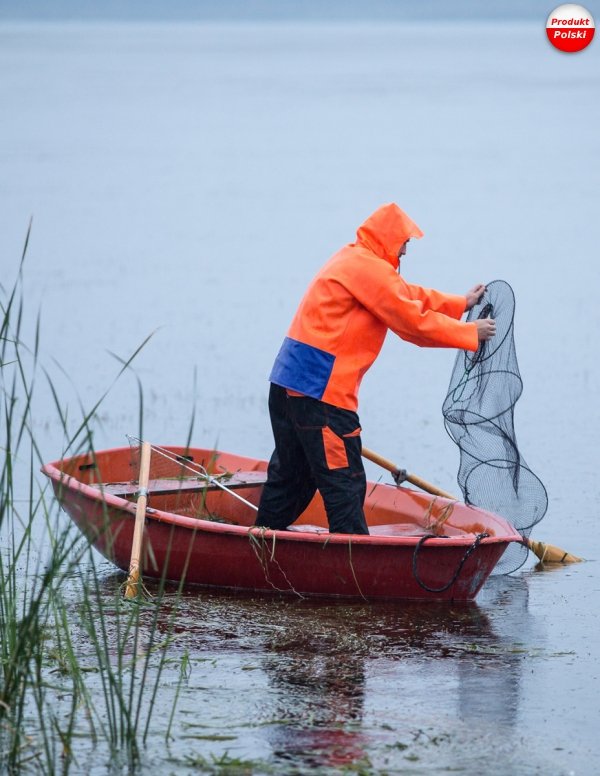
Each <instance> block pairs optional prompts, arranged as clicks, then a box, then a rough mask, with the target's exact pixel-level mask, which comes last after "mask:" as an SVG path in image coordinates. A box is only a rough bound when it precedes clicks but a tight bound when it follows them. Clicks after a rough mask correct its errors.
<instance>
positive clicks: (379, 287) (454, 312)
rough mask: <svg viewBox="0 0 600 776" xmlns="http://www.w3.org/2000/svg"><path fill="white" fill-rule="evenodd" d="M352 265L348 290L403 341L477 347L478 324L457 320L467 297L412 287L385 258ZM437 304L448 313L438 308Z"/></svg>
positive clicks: (475, 348) (437, 345) (448, 346)
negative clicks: (435, 306)
mask: <svg viewBox="0 0 600 776" xmlns="http://www.w3.org/2000/svg"><path fill="white" fill-rule="evenodd" d="M352 264H353V266H352V267H351V268H349V271H348V272H345V273H344V284H345V285H346V288H347V289H348V291H349V292H350V293H351V294H352V295H353V296H354V297H355V298H356V299H357V300H358V302H360V304H361V305H363V307H366V308H367V310H369V312H370V313H371V314H372V315H374V316H375V317H376V318H378V319H379V320H380V321H382V322H383V323H385V325H386V326H387V327H388V328H389V329H391V330H392V331H393V332H394V333H395V334H397V335H398V336H399V337H401V338H402V339H403V340H407V341H408V342H412V343H414V344H415V345H419V346H421V347H438V348H461V349H463V350H472V351H475V350H477V348H478V346H479V339H478V336H477V325H476V324H475V323H474V322H473V323H464V322H462V321H459V320H457V318H459V317H460V315H462V313H463V312H464V308H465V305H466V300H465V297H456V296H450V295H447V294H442V293H441V292H438V291H430V290H428V289H421V288H420V287H419V286H409V284H408V283H406V282H405V281H404V279H403V278H401V277H400V276H399V275H398V274H397V273H396V272H395V271H394V269H393V267H392V266H391V265H388V264H386V263H385V262H383V261H381V260H377V259H373V260H364V259H363V260H361V261H356V262H352ZM421 292H422V293H421ZM413 294H414V296H413ZM415 296H416V298H414V297H415ZM420 297H422V298H420ZM434 305H439V306H440V307H442V308H443V309H445V310H447V311H448V312H442V311H438V310H437V309H434ZM460 308H462V309H460Z"/></svg>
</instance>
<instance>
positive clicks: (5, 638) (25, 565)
mask: <svg viewBox="0 0 600 776" xmlns="http://www.w3.org/2000/svg"><path fill="white" fill-rule="evenodd" d="M30 231H31V226H30V230H29V232H28V234H27V238H26V241H25V247H24V250H23V255H22V258H21V262H20V265H19V272H18V277H17V280H16V282H15V284H14V286H13V287H12V289H10V291H6V290H5V289H1V291H2V296H1V297H0V310H1V314H2V318H1V319H0V402H1V406H0V412H1V416H2V422H1V425H0V429H1V434H2V438H1V439H0V447H1V448H2V451H3V456H2V466H1V470H0V547H2V550H1V551H0V771H2V772H10V773H17V772H19V773H20V772H22V771H23V770H27V769H33V770H35V772H42V773H57V772H62V773H67V772H69V770H70V768H71V767H72V765H73V764H76V763H77V746H76V744H77V742H78V740H80V739H81V738H85V739H87V740H88V741H89V742H91V744H92V745H93V746H96V747H104V749H105V751H106V758H107V760H108V759H113V758H114V757H116V758H117V759H121V760H123V758H124V762H125V763H126V764H127V767H128V768H131V767H133V766H135V764H136V763H138V762H139V760H140V749H141V747H142V746H143V744H144V742H145V741H146V739H147V737H148V733H149V730H150V725H151V720H152V718H153V715H154V712H155V710H156V706H157V698H158V690H159V686H160V684H161V681H162V679H163V672H164V670H165V667H166V665H167V663H166V658H167V651H168V647H169V645H170V642H171V638H172V633H173V626H174V622H175V619H176V615H177V608H178V603H179V598H180V592H181V586H180V587H179V588H178V590H177V592H176V593H175V594H173V593H170V594H169V596H168V607H167V614H166V615H165V611H164V609H165V607H163V603H164V593H165V583H164V580H161V582H160V583H159V584H158V586H157V588H156V589H155V590H154V597H153V598H152V600H146V597H145V596H144V595H143V593H142V592H141V591H140V593H139V595H138V596H137V598H135V599H134V600H133V601H132V602H130V603H126V602H125V601H124V600H123V598H122V595H121V590H120V587H119V586H118V585H116V586H115V585H113V587H112V590H111V589H110V588H109V589H106V585H105V582H104V580H103V575H102V573H101V571H100V570H99V568H98V560H97V557H98V556H97V555H96V554H95V552H94V551H93V550H92V548H91V546H90V545H89V544H88V542H87V541H86V539H85V538H84V537H83V536H82V535H81V534H80V533H79V532H78V531H76V530H75V529H72V528H71V523H70V521H67V520H65V519H64V518H63V517H62V516H61V513H60V510H59V508H58V505H57V504H56V502H55V501H54V498H53V496H52V494H51V492H50V491H49V490H48V488H47V486H46V485H45V484H44V485H40V484H39V481H38V479H37V477H36V474H37V471H38V469H39V467H40V465H41V463H42V461H41V456H40V451H39V449H38V445H37V443H36V436H35V417H34V415H35V413H34V406H35V389H36V387H37V383H38V381H39V379H40V376H42V377H43V378H44V379H45V386H46V387H47V388H48V389H49V391H50V392H51V395H52V397H53V400H54V407H55V410H56V417H57V420H58V427H59V428H60V429H61V430H62V433H63V444H64V449H65V450H73V451H77V450H84V449H85V450H87V451H90V450H92V451H93V424H94V419H95V414H96V412H97V410H98V407H99V406H100V404H101V402H102V399H103V398H104V396H106V393H105V394H104V396H103V397H102V398H101V399H100V400H99V401H98V402H97V403H96V404H95V405H94V407H93V409H92V410H91V411H89V412H86V411H84V410H83V409H82V418H81V422H80V423H78V426H77V428H76V431H75V432H74V433H73V432H72V431H69V426H70V423H69V422H68V412H67V410H66V409H65V408H64V407H63V406H62V403H61V400H60V397H59V395H58V390H57V389H56V387H55V385H54V383H53V381H52V379H51V377H50V375H49V373H48V372H47V371H46V370H45V369H44V368H43V366H42V365H41V364H40V362H39V346H40V340H41V323H40V318H39V316H38V318H37V321H36V326H35V332H34V336H33V346H29V345H28V344H27V343H26V341H25V335H24V330H25V328H26V322H27V315H26V311H25V302H24V294H23V266H24V263H25V256H26V252H27V244H28V242H29V234H30ZM144 344H145V342H144V343H142V345H141V346H140V348H141V347H143V345H144ZM140 348H138V349H137V350H136V352H135V353H134V355H133V356H132V357H131V358H129V359H128V360H126V361H122V367H121V371H120V372H119V375H120V374H122V373H123V372H124V371H125V370H126V369H129V368H130V365H131V362H132V360H133V358H135V355H136V354H137V353H138V352H139V350H140ZM139 387H140V408H142V407H143V398H142V394H141V386H139ZM139 423H140V431H141V426H142V411H141V409H140V419H139ZM23 472H26V474H25V475H24V474H23ZM187 665H188V663H187V659H184V660H183V661H182V662H181V668H180V672H179V684H178V687H177V690H176V692H175V695H174V701H173V704H174V705H175V704H176V702H177V698H178V695H179V690H180V688H181V683H182V682H183V681H185V677H186V670H187V668H186V667H187ZM99 686H100V688H101V691H100V693H99V692H98V687H99ZM174 705H173V708H172V709H171V710H170V718H169V720H170V721H169V725H168V728H167V736H168V735H169V731H170V729H171V725H172V721H173V714H174ZM162 711H163V712H164V708H163V709H162Z"/></svg>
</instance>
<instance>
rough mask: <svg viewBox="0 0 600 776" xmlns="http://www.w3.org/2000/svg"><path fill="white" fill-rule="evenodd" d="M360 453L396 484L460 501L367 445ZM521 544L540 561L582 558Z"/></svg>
mask: <svg viewBox="0 0 600 776" xmlns="http://www.w3.org/2000/svg"><path fill="white" fill-rule="evenodd" d="M362 454H363V457H364V458H367V460H369V461H372V462H373V463H376V464H377V465H378V466H381V467H382V469H386V470H387V471H388V472H390V474H391V475H392V477H393V478H394V481H395V482H396V484H397V485H400V484H401V483H402V482H410V483H411V484H412V485H415V486H416V487H417V488H420V489H421V490H424V491H425V492H426V493H431V494H432V495H434V496H442V497H443V498H450V499H452V500H453V501H460V499H458V498H457V497H456V496H453V495H452V494H451V493H448V492H447V491H445V490H441V489H440V488H436V486H435V485H432V484H431V483H430V482H427V480H424V479H422V478H421V477H417V476H416V474H409V473H408V472H407V471H406V470H405V469H400V467H399V466H396V464H395V463H393V462H392V461H390V460H388V459H387V458H384V457H383V456H382V455H379V453H375V452H373V450H369V449H368V448H367V447H363V449H362ZM523 544H524V545H525V546H526V547H527V548H528V549H529V550H531V551H532V552H533V553H534V555H537V557H538V558H539V559H540V561H541V562H542V563H580V562H581V561H582V560H583V558H578V557H577V556H576V555H571V553H570V552H565V550H561V548H560V547H555V546H554V545H553V544H545V543H544V542H535V541H533V540H532V539H526V538H525V537H523Z"/></svg>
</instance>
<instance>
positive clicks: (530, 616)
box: [0, 19, 600, 776]
mask: <svg viewBox="0 0 600 776" xmlns="http://www.w3.org/2000/svg"><path fill="white" fill-rule="evenodd" d="M544 24H545V19H540V21H539V24H534V23H533V22H527V23H519V24H517V23H513V24H508V23H505V24H499V23H496V24H462V25H459V24H451V23H437V24H436V23H428V24H416V23H415V24H412V25H400V24H390V25H373V24H371V25H369V24H360V25H343V24H339V23H331V24H324V23H311V24H296V25H294V24H291V23H290V24H268V23H264V24H250V23H248V24H233V23H232V24H212V25H211V24H206V25H202V24H187V25H186V24H177V25H175V24H172V25H169V24H158V23H157V24H154V25H143V24H139V23H129V24H127V23H123V24H89V25H77V24H68V23H61V24H54V25H52V24H47V25H35V24H33V23H32V24H21V25H17V24H9V23H3V24H2V25H0V105H1V106H2V120H1V121H0V170H1V173H0V270H1V271H0V283H1V284H2V285H3V286H4V287H5V288H6V287H10V286H11V284H12V282H13V279H14V277H15V275H16V272H17V267H18V260H19V257H20V253H21V249H22V243H23V240H24V237H25V233H26V230H27V225H28V222H29V219H30V217H31V216H32V215H33V231H32V238H31V243H30V247H29V251H28V255H27V259H26V262H25V266H24V284H25V292H26V300H27V318H26V332H25V334H26V335H28V336H30V337H31V339H32V338H33V333H34V328H35V320H36V316H37V311H38V308H40V307H41V314H42V325H41V351H40V358H41V360H42V362H43V363H44V365H45V366H46V367H47V368H48V369H49V370H50V373H51V375H52V378H53V380H54V381H55V383H56V385H57V387H58V389H59V392H60V395H61V397H62V398H63V399H64V401H65V403H66V404H68V407H69V425H70V427H72V428H73V429H75V428H76V426H77V424H78V422H79V418H80V415H81V411H80V408H79V402H81V403H82V405H83V406H84V407H85V408H87V409H89V408H91V407H92V406H94V404H95V402H96V401H97V400H98V399H99V398H100V397H101V396H102V395H103V394H104V392H105V391H107V390H108V389H109V388H110V391H109V393H108V395H107V396H106V398H105V400H104V401H103V403H102V404H101V406H100V408H99V410H98V413H97V420H96V422H95V425H94V427H95V436H94V441H95V445H96V447H97V448H98V449H101V448H104V447H117V446H122V445H124V444H126V443H127V440H126V434H136V433H137V432H138V406H139V397H138V386H137V382H136V376H137V378H138V379H139V380H140V382H141V385H142V386H143V392H144V430H143V432H144V436H145V437H146V438H148V439H150V440H152V441H153V442H156V443H158V444H167V443H169V444H178V443H182V442H183V441H184V440H185V439H186V438H187V436H188V433H189V430H190V424H191V420H192V416H193V415H194V412H195V421H194V426H193V429H192V434H191V437H192V442H193V443H194V444H197V445H198V446H202V445H205V444H206V445H207V446H208V445H211V444H216V445H218V446H220V447H221V448H222V449H225V450H231V451H235V452H239V453H242V454H246V455H251V456H256V457H267V456H268V455H269V454H270V449H271V434H270V428H269V423H268V416H267V410H266V394H267V376H268V373H269V370H270V367H271V363H272V360H273V358H274V356H275V354H276V352H277V349H278V347H279V344H280V341H281V339H282V337H283V335H284V333H285V330H286V328H287V326H288V324H289V320H290V318H291V316H292V314H293V312H294V309H295V307H296V305H297V303H298V301H299V298H300V296H301V295H302V293H303V291H304V288H305V286H306V284H307V283H308V281H309V280H310V278H311V276H312V275H313V273H314V272H315V271H316V269H317V268H318V267H319V266H320V265H321V264H322V263H323V262H324V261H325V260H326V258H328V256H329V255H330V254H331V253H332V252H333V251H335V250H336V249H337V248H338V247H339V246H340V245H342V244H343V243H345V242H349V241H351V240H352V239H353V236H354V232H355V229H356V227H357V226H358V225H359V224H360V222H361V221H362V220H363V219H364V218H365V217H366V216H367V215H368V214H369V213H370V212H371V211H372V210H374V209H375V208H376V207H377V206H378V205H380V204H381V203H383V202H386V201H390V200H395V201H397V202H398V203H399V204H400V205H401V207H403V208H404V209H406V210H407V212H408V213H409V214H410V215H411V216H412V217H413V218H414V219H415V220H416V221H417V223H419V225H420V226H421V227H422V228H423V230H424V232H425V235H426V236H425V238H424V239H423V240H422V241H419V242H418V243H416V244H414V245H413V244H411V246H410V250H409V254H408V256H407V258H406V260H405V262H404V267H405V268H404V274H405V275H406V277H407V278H408V279H409V281H411V282H416V283H421V284H423V285H430V286H435V287H438V288H441V289H444V290H447V291H450V292H457V293H459V292H464V291H465V290H466V289H467V288H469V287H470V286H471V285H473V284H474V283H475V282H479V281H483V282H485V281H489V280H492V279H494V278H503V279H504V280H506V281H507V282H509V283H510V284H511V286H512V287H513V289H514V291H515V295H516V300H517V317H516V324H515V325H516V333H515V336H516V345H517V353H518V356H519V362H520V367H521V372H522V376H523V380H524V385H525V390H524V394H523V397H522V399H521V401H520V402H519V404H518V406H517V410H516V429H517V435H518V439H519V443H520V445H521V447H522V450H523V454H524V455H525V457H526V459H527V461H528V463H529V465H530V466H531V467H532V469H533V470H534V471H535V472H536V473H537V474H538V475H539V476H540V477H541V479H542V480H543V481H544V483H545V484H546V487H547V489H548V492H549V504H550V506H549V510H548V515H547V517H546V518H545V519H544V521H543V522H542V523H541V524H540V526H539V527H538V528H537V529H536V530H535V531H534V534H533V536H534V538H538V539H542V540H546V541H548V542H551V543H553V544H557V545H560V546H563V547H566V548H567V549H568V550H570V551H571V552H573V553H575V554H578V555H582V556H584V557H586V558H588V559H589V562H587V563H585V564H580V565H577V566H570V567H565V568H559V569H557V570H554V571H543V572H538V571H536V570H535V569H534V568H533V564H532V563H531V562H529V563H528V564H527V565H526V566H525V567H524V568H523V569H522V570H521V571H519V572H518V573H517V574H515V575H513V576H511V577H501V578H499V577H496V578H493V579H492V580H491V581H490V582H489V583H488V584H487V585H486V586H485V588H484V590H483V591H482V593H481V594H480V596H479V598H478V600H477V602H476V603H475V604H473V605H470V606H460V607H459V606H448V605H444V606H440V605H433V606H431V605H428V606H422V605H419V606H418V605H414V604H406V605H394V606H388V605H377V606H366V605H364V604H343V605H340V604H339V603H335V602H318V603H315V602H310V601H296V600H287V599H286V600H280V599H276V598H271V597H255V596H241V595H240V596H237V595H228V594H218V593H215V592H204V591H190V592H189V593H186V597H185V601H184V605H183V607H182V611H181V614H180V619H179V621H178V627H177V632H176V635H175V638H174V641H173V643H172V645H171V647H170V652H169V657H170V659H171V660H172V662H171V663H170V664H169V668H168V670H167V671H166V673H165V680H164V687H163V688H161V692H162V693H163V696H162V698H161V703H164V707H165V708H170V705H171V702H172V699H173V694H174V692H175V689H174V688H175V686H176V683H177V675H178V667H179V664H180V661H181V659H182V657H183V655H184V654H186V653H187V654H188V655H189V657H190V661H191V672H190V674H189V677H188V679H187V680H186V682H185V684H184V687H183V689H182V692H181V695H180V698H179V704H178V710H177V713H176V717H175V720H174V726H173V730H172V740H171V742H170V745H169V747H168V748H165V745H164V730H165V724H166V723H165V720H164V719H161V718H160V715H159V716H157V717H155V719H154V721H153V726H154V727H153V731H152V733H153V735H152V736H151V737H150V743H149V745H148V749H147V750H146V757H147V762H148V763H152V767H156V768H160V769H161V772H163V771H164V772H173V773H178V774H179V773H186V772H188V771H189V772H193V771H194V763H196V765H197V763H198V762H200V760H199V759H198V758H203V760H202V761H203V762H205V763H206V762H211V761H213V760H218V758H222V757H223V756H226V758H227V757H228V758H239V759H240V760H244V761H252V762H253V763H254V765H253V766H252V767H251V772H254V773H262V772H265V773H266V772H282V773H283V772H287V773H294V772H296V773H301V772H306V770H308V768H309V767H312V768H317V769H320V770H321V771H322V772H323V773H326V772H327V773H334V772H341V771H343V770H344V769H346V770H348V769H350V770H352V769H354V770H356V771H359V770H360V768H361V767H362V768H363V770H364V772H384V771H386V770H387V771H389V772H392V773H393V772H399V771H402V772H403V773H407V774H412V773H414V774H434V773H445V772H458V773H464V774H480V773H489V774H498V775H499V776H501V775H502V774H512V773H519V774H530V773H531V774H561V775H563V774H564V775H566V774H571V773H572V774H577V775H578V776H579V774H595V773H597V772H598V770H599V769H600V744H599V742H598V735H597V727H598V719H599V718H600V701H599V700H598V699H599V698H600V676H599V668H598V666H599V659H600V646H599V639H598V635H597V624H596V619H597V615H598V612H599V605H598V596H599V594H600V573H599V571H598V564H597V562H596V559H597V558H598V557H600V542H599V540H598V530H597V526H598V520H599V519H600V514H599V509H598V503H599V496H600V492H599V491H600V487H599V479H598V459H599V456H598V432H599V430H600V402H599V401H598V397H599V387H600V367H599V362H598V359H597V353H598V334H599V333H600V311H599V310H600V308H599V307H598V305H597V304H596V303H595V292H596V290H597V289H598V287H599V281H600V271H599V269H598V267H599V264H598V251H597V246H598V244H600V222H599V220H598V217H597V214H598V207H599V204H600V203H599V195H598V192H599V191H600V188H599V183H600V180H599V178H600V175H599V172H600V162H599V160H600V154H599V150H600V149H599V144H600V135H599V133H598V126H600V99H599V97H600V67H599V57H600V48H599V46H598V45H596V42H594V43H593V44H592V45H591V46H590V47H589V48H588V49H587V50H586V51H584V52H582V53H581V54H578V55H574V56H568V55H561V54H559V53H558V52H556V51H555V50H553V49H552V48H551V47H550V46H549V44H548V42H547V40H546V38H545V31H544ZM151 333H153V336H152V338H151V339H150V341H149V343H148V344H147V345H146V346H145V347H144V349H143V350H142V352H141V353H140V354H139V356H138V357H137V358H136V359H135V362H134V369H135V375H134V373H133V372H132V371H131V370H129V371H127V372H126V373H125V374H124V375H122V376H121V377H120V378H119V380H118V381H117V382H116V383H114V384H113V382H114V380H115V377H116V375H117V374H118V372H119V369H120V361H119V359H125V358H127V357H129V356H130V355H131V354H132V353H133V352H134V351H135V349H136V348H137V347H138V346H139V345H140V344H141V343H142V342H143V340H144V339H145V338H146V337H147V336H148V335H149V334H151ZM453 358H454V354H453V353H452V352H445V351H434V350H420V349H418V348H415V347H412V346H410V345H407V344H406V343H402V342H400V341H399V340H397V339H395V338H393V337H391V336H390V338H389V339H388V341H387V342H386V346H385V348H384V351H383V353H382V355H381V357H380V358H379V360H378V362H377V364H376V365H375V366H374V367H373V369H372V370H371V372H370V373H369V375H368V376H367V378H366V379H365V381H364V385H363V388H362V392H361V407H360V416H361V422H362V426H363V430H364V434H363V438H364V443H365V445H368V446H369V447H371V448H373V449H375V450H377V451H378V452H380V453H382V454H383V455H386V456H387V457H390V458H393V459H395V460H396V461H397V462H398V463H399V464H402V465H403V466H406V467H407V468H408V469H410V470H411V471H414V472H416V473H418V474H420V475H421V476H423V477H425V478H426V479H429V480H431V481H433V482H436V483H437V484H439V485H440V486H441V487H445V488H447V489H448V490H452V489H455V487H456V485H455V477H456V471H457V468H458V454H457V451H456V449H455V447H454V445H453V443H452V442H451V440H450V439H449V438H448V437H447V436H446V434H445V432H444V429H443V424H442V416H441V405H442V402H443V399H444V396H445V392H446V388H447V384H448V380H449V377H450V372H451V368H452V363H453ZM58 365H60V368H59V366H58ZM34 419H35V432H36V439H37V440H38V443H39V445H40V449H41V451H42V456H43V458H44V459H45V460H54V459H56V458H58V457H59V456H60V455H61V453H62V452H63V446H64V444H65V443H64V439H63V433H62V430H61V426H60V424H59V423H58V420H57V417H56V413H55V410H54V409H53V404H52V399H51V396H50V395H49V392H48V391H47V390H46V389H45V387H44V385H43V383H42V381H41V380H40V382H39V385H38V393H37V399H36V405H35V415H34ZM20 466H21V469H20V472H19V474H18V476H20V477H22V478H23V480H24V479H25V478H26V476H27V473H28V464H27V462H21V463H20ZM368 473H369V475H370V477H371V478H372V479H376V478H378V477H380V476H381V473H380V472H379V471H377V470H376V469H375V468H373V467H369V469H368ZM101 568H102V573H103V580H104V582H103V584H104V585H105V590H106V595H107V596H108V597H110V595H112V592H113V591H114V589H115V587H117V586H118V585H119V584H120V582H121V581H122V578H121V577H120V576H119V575H116V574H115V573H114V570H113V569H112V567H111V566H109V565H108V564H103V565H102V567H101ZM70 595H71V597H72V600H73V608H72V610H70V615H71V616H72V619H73V626H74V628H76V627H77V620H78V611H77V606H76V600H77V589H76V587H74V588H73V590H72V591H71V593H70ZM166 616H167V615H166V614H165V617H166ZM78 643H79V649H80V650H81V651H82V653H83V654H85V651H86V649H87V645H86V643H85V638H84V637H83V636H81V637H80V640H79V642H78ZM77 756H78V766H77V768H76V769H75V770H76V771H77V769H79V771H78V772H84V771H88V772H89V773H104V772H106V769H107V765H106V759H105V757H106V754H105V753H104V752H102V751H99V750H98V749H94V748H93V747H92V745H91V744H90V743H89V742H88V741H86V740H85V739H82V740H81V743H80V750H79V751H78V753H77ZM195 758H196V760H195ZM223 762H225V760H223ZM218 767H219V766H218V765H215V766H214V769H215V771H216V772H219V771H218ZM114 769H118V764H116V765H114ZM221 772H224V771H223V769H221Z"/></svg>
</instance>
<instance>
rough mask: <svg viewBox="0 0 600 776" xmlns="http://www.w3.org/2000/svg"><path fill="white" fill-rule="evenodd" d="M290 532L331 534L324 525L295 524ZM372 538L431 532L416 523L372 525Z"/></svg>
mask: <svg viewBox="0 0 600 776" xmlns="http://www.w3.org/2000/svg"><path fill="white" fill-rule="evenodd" d="M287 530H288V531H303V532H304V533H329V531H328V529H327V528H323V526H322V525H308V524H306V525H305V524H303V523H294V525H290V526H288V528H287ZM369 533H370V534H371V536H424V535H425V534H427V533H430V532H429V531H425V530H424V529H423V528H419V527H418V526H416V525H415V524H414V523H389V524H388V525H370V526H369Z"/></svg>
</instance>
